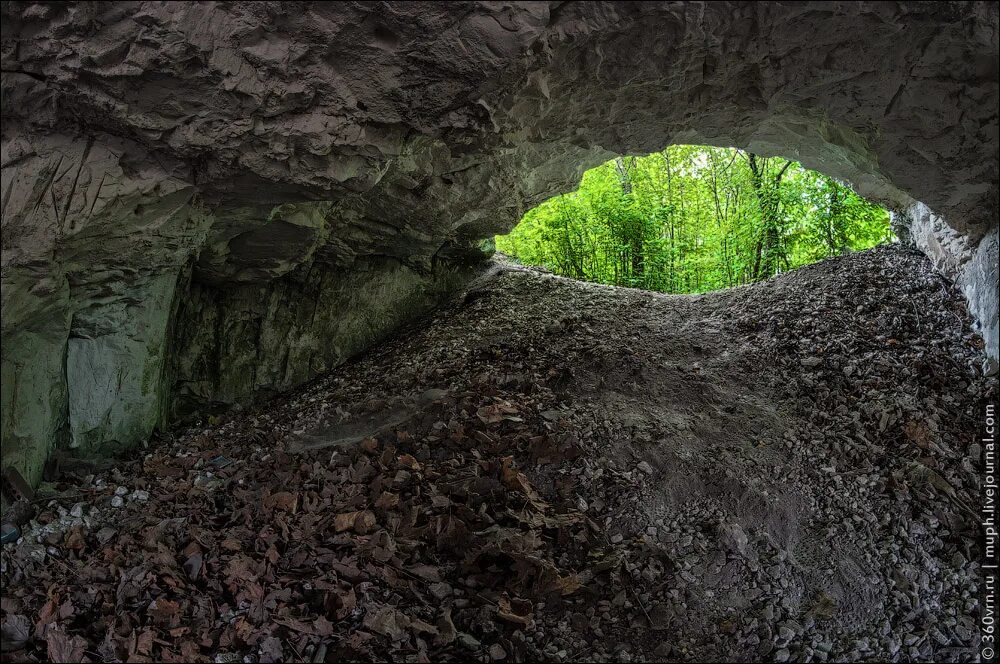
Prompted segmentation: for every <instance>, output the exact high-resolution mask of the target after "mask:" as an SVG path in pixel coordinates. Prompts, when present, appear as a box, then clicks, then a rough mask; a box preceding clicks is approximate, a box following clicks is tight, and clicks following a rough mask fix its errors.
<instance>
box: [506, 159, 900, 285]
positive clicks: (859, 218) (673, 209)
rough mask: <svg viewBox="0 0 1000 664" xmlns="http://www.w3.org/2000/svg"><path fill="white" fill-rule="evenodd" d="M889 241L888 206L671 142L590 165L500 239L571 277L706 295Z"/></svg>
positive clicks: (804, 174) (771, 164)
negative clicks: (570, 186) (568, 188)
mask: <svg viewBox="0 0 1000 664" xmlns="http://www.w3.org/2000/svg"><path fill="white" fill-rule="evenodd" d="M891 240H893V235H892V231H891V230H890V227H889V213H888V211H887V210H885V209H884V208H882V207H880V206H878V205H876V204H874V203H871V202H869V201H867V200H865V199H864V198H861V197H860V196H858V195H857V194H856V193H854V191H853V190H852V189H851V188H850V187H848V186H847V185H845V184H844V183H842V182H838V181H837V180H834V179H833V178H830V177H827V176H825V175H823V174H821V173H817V172H816V171H811V170H809V169H807V168H803V167H802V165H800V164H799V163H797V162H794V161H789V160H787V159H783V158H781V157H762V156H760V155H756V154H754V153H752V152H746V151H744V150H737V149H735V148H715V147H709V146H704V145H672V146H670V147H668V148H667V149H665V150H663V151H662V152H657V153H654V154H651V155H648V156H646V157H617V158H615V159H612V160H610V161H608V162H606V163H604V164H602V165H601V166H598V167H596V168H592V169H590V170H589V171H587V172H586V173H584V175H583V179H582V180H581V182H580V186H579V187H578V188H577V190H576V191H574V192H571V193H568V194H563V195H561V196H556V197H554V198H550V199H549V200H547V201H545V202H543V203H542V204H541V205H539V206H537V207H535V208H534V209H532V210H530V211H529V212H527V213H526V214H525V215H524V218H523V219H522V220H521V222H520V223H519V224H518V225H517V227H515V228H514V230H513V231H511V232H510V233H509V234H508V235H503V236H498V237H497V239H496V244H497V249H498V250H499V251H501V252H503V253H505V254H507V255H508V256H510V257H512V258H515V259H517V260H518V261H520V262H522V263H525V264H530V265H539V266H543V267H546V268H548V269H549V270H552V271H553V272H555V273H556V274H560V275H563V276H567V277H573V278H576V279H583V280H586V281H594V282H599V283H604V284H613V285H618V286H631V287H636V288H644V289H647V290H655V291H661V292H664V293H702V292H705V291H712V290H717V289H720V288H728V287H730V286H739V285H743V284H749V283H754V282H757V281H761V280H762V279H767V278H768V277H772V276H774V275H776V274H778V273H781V272H786V271H788V270H793V269H795V268H797V267H801V266H803V265H807V264H809V263H813V262H816V261H818V260H821V259H823V258H828V257H831V256H837V255H841V254H845V253H848V252H851V251H859V250H862V249H869V248H871V247H874V246H876V245H878V244H882V243H884V242H889V241H891Z"/></svg>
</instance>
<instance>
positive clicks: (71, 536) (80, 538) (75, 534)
mask: <svg viewBox="0 0 1000 664" xmlns="http://www.w3.org/2000/svg"><path fill="white" fill-rule="evenodd" d="M63 546H65V547H66V548H67V549H72V550H74V551H82V550H83V549H84V547H86V546H87V540H86V538H85V537H84V533H83V526H73V527H72V528H70V530H69V532H67V533H66V539H65V540H64V541H63Z"/></svg>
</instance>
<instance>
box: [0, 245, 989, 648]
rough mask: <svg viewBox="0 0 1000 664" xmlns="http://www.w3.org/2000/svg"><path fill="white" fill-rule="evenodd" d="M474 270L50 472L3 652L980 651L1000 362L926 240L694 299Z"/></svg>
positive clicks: (17, 550) (9, 579) (12, 582)
mask: <svg viewBox="0 0 1000 664" xmlns="http://www.w3.org/2000/svg"><path fill="white" fill-rule="evenodd" d="M488 285H489V287H488V288H486V289H485V290H484V291H483V293H484V294H483V295H482V296H481V297H477V298H475V299H474V300H472V301H468V300H462V301H459V302H456V303H455V304H453V305H451V306H450V307H448V308H446V309H443V310H441V311H439V312H438V313H437V314H436V316H435V317H434V318H433V319H431V320H429V321H426V322H425V323H424V324H423V325H422V326H421V328H420V329H413V330H410V331H407V332H404V333H403V334H401V336H400V337H398V338H397V339H394V340H393V341H391V342H390V343H388V344H387V345H386V346H385V347H384V348H383V349H382V350H381V352H378V353H373V354H369V355H368V356H366V357H364V358H362V359H360V360H358V361H357V362H355V363H353V364H351V365H349V366H346V367H343V368H341V369H339V370H337V371H334V372H332V373H330V374H328V375H326V376H325V377H323V378H321V379H319V380H318V381H315V382H314V383H312V384H311V385H309V386H307V387H305V388H303V389H301V390H298V391H296V392H293V393H290V394H288V395H284V396H281V397H278V398H276V399H274V400H272V401H270V402H267V403H263V404H261V405H260V406H258V407H255V408H251V409H248V410H246V411H245V412H242V413H234V414H233V415H231V416H228V417H224V418H222V421H220V422H218V423H217V424H215V425H212V426H197V427H192V428H190V429H188V430H186V431H184V432H179V433H178V434H176V435H169V436H165V437H163V439H161V440H159V441H158V442H154V443H152V444H151V445H150V447H149V449H148V453H147V454H146V455H145V456H144V457H142V458H140V459H137V460H133V461H127V462H122V464H121V465H120V466H119V467H118V468H116V469H112V470H109V471H104V472H101V473H98V474H91V475H87V476H79V475H72V474H64V475H63V476H62V477H60V478H59V479H58V480H57V481H56V482H55V483H54V485H53V487H54V490H55V491H56V494H55V496H54V497H53V498H52V499H51V500H49V501H48V502H46V503H45V504H44V505H42V506H41V507H40V510H39V513H38V514H37V515H35V516H34V518H33V519H32V520H31V521H30V522H29V524H28V525H27V526H26V528H25V529H24V532H23V533H22V536H21V538H20V539H19V540H18V542H17V543H16V544H7V545H5V546H4V547H3V549H2V554H0V563H2V564H0V580H2V582H3V587H4V603H3V607H2V610H3V629H4V634H5V643H6V642H7V635H8V634H10V635H12V636H11V639H10V641H11V643H13V644H14V646H13V647H14V648H16V649H17V653H19V655H18V656H20V657H22V658H34V659H36V660H37V659H43V658H46V657H49V658H55V657H56V656H57V655H66V654H67V653H68V654H70V655H73V654H75V653H76V652H78V651H79V652H80V653H82V652H88V653H96V654H97V655H99V656H100V657H102V658H104V659H105V660H107V661H111V660H120V661H124V660H127V659H143V658H145V659H152V660H159V661H196V660H214V661H248V662H254V661H260V662H264V661H286V660H296V661H313V662H317V661H342V660H345V659H348V660H350V659H362V660H401V661H415V662H417V661H468V660H469V659H470V658H471V659H475V660H477V661H501V660H503V661H554V662H561V661H579V660H581V659H587V660H593V661H620V662H653V661H662V660H664V659H670V660H692V661H757V660H773V661H845V660H846V661H853V660H875V661H902V660H920V661H972V660H974V659H975V658H976V656H977V652H978V651H977V646H978V638H979V636H978V634H979V633H978V629H977V624H978V620H979V615H980V606H979V603H978V601H979V600H978V591H977V588H976V583H977V579H978V574H979V569H978V564H977V562H976V561H977V560H978V559H979V550H978V547H979V544H978V537H977V530H976V522H975V520H974V515H972V514H969V513H968V510H967V508H968V507H969V506H974V505H975V504H976V500H977V495H978V472H979V470H980V469H981V459H980V453H981V450H979V449H977V448H974V447H973V446H972V445H971V443H970V442H969V441H971V440H974V439H975V431H976V424H977V422H976V418H975V417H974V408H975V405H976V404H977V403H978V400H979V399H981V398H983V397H984V396H987V395H990V394H994V395H995V393H996V381H995V379H987V378H984V377H983V375H982V373H981V366H982V361H981V359H982V352H981V351H982V344H981V341H980V340H979V338H978V337H976V336H975V335H974V334H973V333H972V332H971V330H970V327H969V318H968V315H967V314H966V312H965V311H964V307H963V305H962V301H961V300H960V298H959V297H958V296H957V294H956V293H955V291H954V289H953V288H952V287H951V286H949V285H948V284H946V283H944V282H943V281H942V280H941V279H940V277H938V276H937V275H936V274H935V273H933V272H932V271H931V270H929V269H928V266H927V263H926V261H925V260H924V259H923V258H921V257H919V256H917V255H916V254H914V253H911V252H909V251H907V250H904V249H901V248H899V247H884V248H880V249H876V250H873V251H870V252H865V253H862V254H856V255H851V256H846V257H841V258H838V259H833V260H828V261H824V262H822V263H819V264H816V265H813V266H809V267H806V268H803V269H801V270H798V271H796V272H794V273H790V274H787V275H784V276H782V277H780V278H778V279H776V280H772V281H769V282H766V283H763V284H759V285H756V286H752V287H749V288H742V289H732V290H728V291H723V292H720V293H715V294H709V295H704V296H675V297H671V296H663V295H658V294H652V293H646V292H641V291H635V290H628V289H614V288H611V287H605V286H596V285H592V284H583V283H579V282H573V281H570V280H566V279H560V278H557V277H553V276H550V275H547V274H544V273H542V272H538V271H534V270H529V269H524V268H519V267H517V266H505V267H504V268H503V269H501V270H499V271H498V273H497V274H496V276H495V277H494V278H493V280H492V281H490V282H489V284H488ZM859 307H860V309H859ZM916 313H919V324H918V323H917V315H916ZM553 320H558V321H561V323H560V325H559V326H558V330H552V329H550V328H551V326H550V325H549V323H550V322H551V321H553ZM811 357H822V359H823V361H822V363H820V364H817V365H816V366H815V367H812V368H808V369H806V368H804V367H803V364H802V360H803V359H807V358H811ZM695 364H697V365H699V370H697V371H695V370H693V367H694V365H695ZM848 366H851V367H853V369H852V370H851V371H850V372H847V371H845V370H844V369H845V367H848ZM430 390H436V392H434V393H431V394H430V396H427V397H425V398H421V395H428V394H429V391H430ZM397 402H399V403H404V402H405V403H411V404H420V408H419V409H418V411H417V412H416V413H415V414H412V416H407V417H406V418H405V419H403V420H399V424H398V425H397V426H394V427H393V428H392V430H391V431H385V432H383V433H380V434H379V435H378V436H374V437H368V438H365V439H363V440H361V441H359V442H357V443H355V444H353V445H350V446H337V447H330V448H323V449H301V448H300V447H299V446H297V445H296V442H297V441H299V440H300V439H301V437H302V436H303V435H304V434H305V435H308V434H312V433H313V432H319V431H329V430H331V428H344V427H347V426H349V425H350V424H351V423H352V422H361V423H363V424H364V426H366V427H367V426H369V424H370V423H371V421H372V418H373V414H378V413H384V414H385V417H387V418H393V421H397V420H396V419H395V417H396V416H395V414H394V413H395V409H394V407H393V406H392V404H394V403H397ZM555 413H558V415H555ZM376 419H377V418H376ZM375 429H376V430H378V429H379V428H378V427H375ZM220 456H222V457H224V458H225V459H227V460H229V461H230V462H231V463H227V464H225V465H221V464H218V463H215V462H214V460H215V459H218V458H219V457H220ZM209 468H211V470H208V469H209ZM108 507H114V508H115V509H107V508H108ZM88 656H89V655H88ZM77 661H79V660H77Z"/></svg>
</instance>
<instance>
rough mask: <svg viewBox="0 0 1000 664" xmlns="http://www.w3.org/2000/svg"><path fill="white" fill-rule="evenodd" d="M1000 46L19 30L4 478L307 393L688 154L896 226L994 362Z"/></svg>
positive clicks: (687, 37) (429, 30) (679, 9)
mask: <svg viewBox="0 0 1000 664" xmlns="http://www.w3.org/2000/svg"><path fill="white" fill-rule="evenodd" d="M997 39H998V12H997V8H996V6H995V5H993V4H990V3H957V4H940V3H920V4H916V3H914V4H905V3H904V4H887V3H850V4H843V5H837V4H829V3H820V4H815V5H813V4H794V5H786V4H780V5H779V4H773V5H772V4H752V3H704V4H703V3H683V4H680V3H678V4H673V3H555V2H552V3H548V2H527V3H517V4H504V3H488V2H483V3H420V4H411V3H391V2H390V3H378V4H374V3H373V4H367V3H355V4H349V5H348V4H342V3H337V4H333V3H331V4H326V3H315V4H312V3H278V2H274V3H268V2H254V3H249V2H248V3H241V2H226V3H211V2H207V3H197V4H196V3H152V2H150V3H144V2H137V3H100V4H96V3H87V4H83V3H81V4H73V3H67V4H31V3H20V2H11V3H5V4H4V6H3V40H2V42H3V43H2V46H3V47H2V58H3V63H2V64H3V76H2V92H3V108H2V110H3V132H2V134H3V135H2V140H3V161H2V166H3V170H2V176H3V177H2V194H3V240H2V248H3V254H2V294H3V323H2V334H3V376H2V404H3V423H2V433H3V442H4V446H3V455H4V461H3V463H4V464H6V463H14V464H15V465H17V466H18V467H20V468H21V469H22V470H23V471H24V472H25V473H26V474H27V475H28V476H30V477H32V478H33V479H37V478H38V476H39V473H40V469H41V465H42V462H43V460H44V458H45V456H46V454H47V452H48V450H50V449H51V448H52V446H54V445H61V444H67V445H73V446H80V447H86V448H93V447H95V446H96V447H103V446H107V445H128V444H132V443H134V442H136V441H137V440H141V439H142V438H144V437H146V436H148V435H149V433H150V432H151V431H152V430H153V429H154V428H155V427H157V426H161V425H163V424H165V423H166V422H168V421H169V420H170V419H171V418H172V417H174V416H176V415H180V414H183V413H185V412H190V411H191V410H192V409H193V408H205V407H208V406H209V405H210V404H212V403H220V404H233V403H239V402H242V401H245V400H246V399H248V398H250V397H252V396H253V395H255V394H258V393H260V392H262V391H268V390H272V389H281V388H283V387H287V386H291V385H293V384H295V383H297V382H300V381H301V380H304V379H307V378H308V377H310V376H312V375H314V374H315V373H316V372H317V371H320V370H322V369H324V368H327V367H329V366H332V365H333V364H336V363H337V362H339V361H342V360H343V359H344V358H345V357H347V356H349V355H350V354H352V353H355V352H357V351H358V350H360V349H362V348H364V347H365V346H366V345H368V344H370V343H371V342H372V341H373V340H374V339H375V338H378V337H380V336H381V335H383V334H385V333H386V332H387V331H388V330H389V329H391V328H392V327H393V326H396V325H398V324H399V323H401V322H402V321H404V320H406V319H407V318H409V317H411V316H412V315H414V314H415V313H417V312H419V311H422V310H425V309H426V308H427V307H429V306H431V305H432V304H433V303H434V302H435V301H437V299H438V296H439V295H440V294H441V293H443V292H445V291H446V290H447V288H448V286H449V285H450V284H453V283H455V282H457V281H459V280H460V279H461V275H462V272H463V268H462V267H461V264H464V263H465V262H468V261H469V260H470V258H474V257H475V256H476V255H479V252H478V251H477V249H476V245H477V243H478V242H479V241H480V240H481V239H483V238H486V237H488V236H490V235H492V234H494V233H496V232H502V231H505V230H507V229H509V228H511V227H512V226H513V224H514V223H516V221H517V220H518V219H519V218H520V215H521V213H522V211H523V210H524V209H526V208H527V207H529V206H531V205H533V204H535V203H537V202H539V201H541V200H543V199H544V198H546V197H548V196H551V195H554V194H557V193H560V192H562V191H565V190H567V189H569V188H571V187H572V186H573V185H574V184H575V182H576V180H577V179H578V177H579V175H580V174H581V172H582V171H583V170H584V169H586V168H588V167H591V166H593V165H596V164H597V163H599V162H601V161H602V160H604V159H607V158H609V157H611V156H613V155H615V154H621V153H646V152H650V151H653V150H658V149H662V148H663V147H664V146H665V145H667V144H670V143H675V142H684V143H708V144H716V145H733V146H738V147H744V148H749V149H753V150H755V151H757V152H760V153H764V154H782V155H784V156H787V157H790V158H794V159H798V160H800V161H801V162H803V163H804V164H805V165H807V166H809V167H811V168H816V169H818V170H821V171H823V172H825V173H827V174H830V175H833V176H835V177H839V178H842V179H844V180H846V181H848V182H850V183H852V185H853V186H854V187H855V188H856V189H857V190H858V191H859V192H860V193H861V194H863V195H866V196H868V197H870V198H873V199H875V200H878V201H880V202H882V203H884V204H886V205H888V206H890V207H891V208H892V209H894V210H897V211H899V213H900V215H899V216H898V219H899V220H900V221H899V223H901V224H903V225H904V226H906V227H907V228H909V227H913V230H914V233H913V235H914V238H915V241H916V242H917V244H918V246H920V247H921V248H923V249H924V250H925V251H927V252H928V253H929V254H932V255H933V256H935V260H937V262H938V263H939V264H940V265H941V267H942V269H944V270H945V271H946V273H947V274H948V275H949V276H950V277H951V278H954V279H957V280H959V281H960V282H961V284H962V287H963V289H964V291H965V293H966V295H967V296H968V297H969V299H970V303H971V304H972V309H973V311H974V312H975V313H976V314H977V316H978V317H979V319H980V321H981V323H982V325H983V329H984V334H985V336H986V337H987V345H988V348H989V349H990V353H991V354H992V355H993V357H996V354H997V336H996V334H997V310H996V296H997V283H996V268H995V265H996V257H997V240H996V238H997V234H996V233H997V231H996V228H997V221H996V220H997V154H998V138H997V129H998V125H997V105H998V101H997V100H998V96H997V89H998V88H997V82H996V81H997V73H998V72H997V53H998V45H997ZM932 211H933V212H932Z"/></svg>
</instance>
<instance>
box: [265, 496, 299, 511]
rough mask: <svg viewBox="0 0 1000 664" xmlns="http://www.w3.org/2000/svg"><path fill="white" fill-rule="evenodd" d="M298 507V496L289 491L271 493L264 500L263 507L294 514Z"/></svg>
mask: <svg viewBox="0 0 1000 664" xmlns="http://www.w3.org/2000/svg"><path fill="white" fill-rule="evenodd" d="M298 505H299V494H297V493H292V492H291V491H279V492H278V493H272V494H271V495H270V496H268V497H267V498H266V499H265V500H264V506H265V507H270V508H273V509H276V510H281V511H283V512H291V513H292V514H295V512H296V511H297V509H298Z"/></svg>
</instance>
